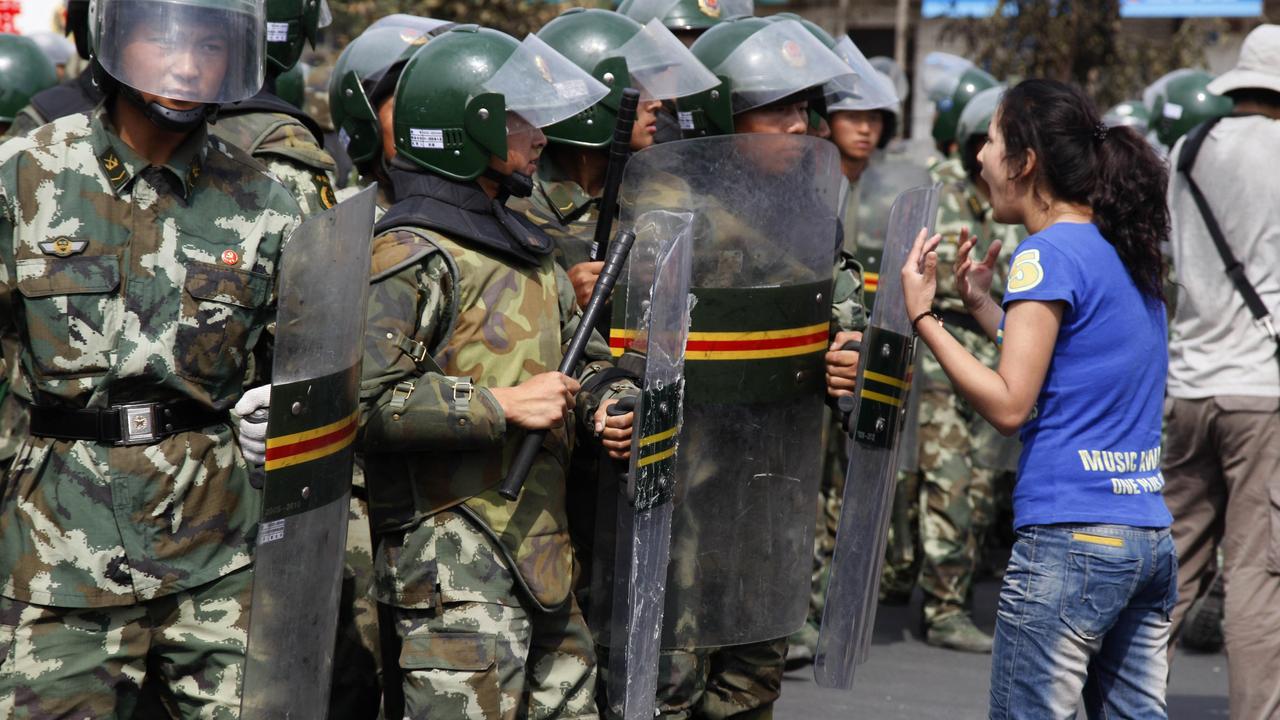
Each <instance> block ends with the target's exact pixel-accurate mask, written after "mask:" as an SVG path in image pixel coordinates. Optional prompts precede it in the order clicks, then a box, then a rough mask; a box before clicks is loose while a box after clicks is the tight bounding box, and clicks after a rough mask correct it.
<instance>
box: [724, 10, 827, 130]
mask: <svg viewBox="0 0 1280 720" xmlns="http://www.w3.org/2000/svg"><path fill="white" fill-rule="evenodd" d="M712 71H713V72H714V73H715V74H716V75H722V76H725V77H728V78H729V80H730V82H731V83H732V89H733V112H734V114H737V113H741V112H746V111H747V110H751V109H753V108H757V107H761V106H764V105H768V104H770V103H773V102H776V101H778V100H781V99H782V98H785V97H787V96H788V95H794V94H795V93H798V92H800V91H802V90H806V89H808V88H813V87H820V86H822V85H825V84H826V83H827V82H828V81H830V80H832V79H834V78H836V77H839V76H841V75H849V74H850V72H851V70H850V69H849V66H848V65H846V64H845V62H844V61H843V60H841V59H840V57H839V56H838V55H836V54H835V53H833V52H831V51H830V50H828V49H827V46H825V45H823V44H822V43H821V42H820V41H819V40H818V39H817V38H816V37H814V36H813V35H812V34H811V33H810V32H809V31H808V30H806V29H805V28H804V26H803V25H801V24H800V23H798V22H796V21H795V20H782V21H779V22H775V23H770V24H769V25H767V26H766V27H764V28H761V29H760V30H759V31H757V32H756V33H755V34H754V35H752V36H751V37H749V38H747V39H746V40H744V41H743V42H742V44H741V45H739V46H738V47H737V48H735V49H734V51H733V52H731V53H729V56H728V57H726V58H725V59H724V61H723V62H721V63H720V64H719V65H717V66H716V67H715V68H712Z"/></svg>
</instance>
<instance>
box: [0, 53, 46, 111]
mask: <svg viewBox="0 0 1280 720" xmlns="http://www.w3.org/2000/svg"><path fill="white" fill-rule="evenodd" d="M0 77H3V78H4V81H3V83H0V123H3V124H5V125H8V124H9V123H12V122H13V119H14V118H15V117H17V115H18V113H19V112H20V111H21V110H22V108H24V107H26V106H27V104H28V103H29V102H31V96H32V95H35V94H36V93H38V92H40V91H41V90H47V89H48V88H51V87H53V86H54V85H56V84H57V83H58V73H57V70H55V69H54V67H53V63H52V62H50V61H49V58H48V57H47V56H45V54H44V53H43V52H42V51H41V50H40V46H39V45H37V44H36V43H35V41H33V40H32V39H31V38H28V37H25V36H22V35H9V34H3V35H0Z"/></svg>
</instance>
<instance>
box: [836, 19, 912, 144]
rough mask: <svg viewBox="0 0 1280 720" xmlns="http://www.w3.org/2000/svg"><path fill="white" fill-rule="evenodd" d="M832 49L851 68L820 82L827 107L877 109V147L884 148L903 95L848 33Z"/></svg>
mask: <svg viewBox="0 0 1280 720" xmlns="http://www.w3.org/2000/svg"><path fill="white" fill-rule="evenodd" d="M835 53H836V55H839V56H840V59H841V60H844V61H845V64H847V65H848V66H849V67H850V68H852V69H853V75H851V76H850V75H843V76H841V77H838V78H836V79H834V80H832V81H831V82H829V83H827V84H826V85H825V86H823V92H824V93H825V94H826V104H827V111H828V112H832V113H835V112H840V111H842V110H846V111H847V110H879V111H880V115H881V118H882V119H883V121H884V124H883V127H882V129H881V131H880V140H879V141H878V142H877V143H876V147H877V148H884V147H885V146H887V145H888V144H889V140H891V139H892V138H893V136H894V134H895V133H897V131H898V108H899V106H900V105H901V103H902V96H901V95H899V94H898V90H897V88H896V87H894V84H893V80H891V79H890V78H889V77H888V76H887V75H885V74H884V73H882V72H880V71H879V70H876V69H875V67H873V66H872V65H871V61H869V60H867V57H866V56H865V55H863V54H862V51H861V50H859V49H858V46H857V45H855V44H854V43H853V40H851V39H850V38H849V36H847V35H846V36H844V37H842V38H840V40H839V42H837V43H836V47H835Z"/></svg>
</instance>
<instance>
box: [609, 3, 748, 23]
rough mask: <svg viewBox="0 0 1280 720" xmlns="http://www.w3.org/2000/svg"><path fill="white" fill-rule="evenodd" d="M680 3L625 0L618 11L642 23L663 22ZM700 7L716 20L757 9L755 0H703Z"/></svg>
mask: <svg viewBox="0 0 1280 720" xmlns="http://www.w3.org/2000/svg"><path fill="white" fill-rule="evenodd" d="M679 4H680V0H624V2H623V3H622V4H621V5H619V6H618V12H620V13H622V14H623V15H626V16H627V17H629V18H631V19H632V20H635V21H636V22H638V23H642V24H643V23H647V22H649V21H650V20H657V21H659V22H662V20H663V18H665V17H667V15H668V14H669V13H670V12H671V11H672V10H673V9H674V8H675V7H676V6H677V5H679ZM698 8H699V9H700V10H701V11H702V13H703V14H704V15H706V16H707V17H708V18H711V19H714V20H728V19H729V18H733V17H751V16H752V15H754V14H755V10H756V8H755V2H753V0H702V2H700V3H699V4H698Z"/></svg>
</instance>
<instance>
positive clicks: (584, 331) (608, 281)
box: [498, 230, 636, 500]
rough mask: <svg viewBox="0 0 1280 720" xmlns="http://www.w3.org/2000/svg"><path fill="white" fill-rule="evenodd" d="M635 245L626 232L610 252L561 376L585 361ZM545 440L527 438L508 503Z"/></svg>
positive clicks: (540, 434)
mask: <svg viewBox="0 0 1280 720" xmlns="http://www.w3.org/2000/svg"><path fill="white" fill-rule="evenodd" d="M635 241H636V234H635V233H634V232H631V231H630V230H624V231H622V232H620V233H618V237H616V238H614V240H613V244H612V246H611V247H610V248H609V259H608V260H607V261H606V262H605V264H604V269H603V270H601V271H600V277H598V278H596V285H595V287H594V288H592V289H591V300H590V301H588V302H587V307H586V308H585V309H584V310H583V311H582V320H581V321H580V323H579V324H578V330H577V332H575V333H574V334H573V339H571V340H570V341H569V349H568V350H566V351H565V353H564V359H563V360H561V361H560V372H561V373H564V374H565V375H568V374H569V373H571V372H573V369H574V368H575V367H577V365H578V363H579V362H580V361H581V360H582V354H583V352H584V351H586V349H587V341H588V340H590V339H591V333H592V332H593V331H594V330H595V327H596V323H597V322H598V321H599V320H600V317H601V315H602V314H603V313H604V308H605V305H606V304H607V303H608V302H609V296H610V295H611V294H613V286H614V285H615V284H616V283H617V282H618V275H619V274H621V272H622V266H623V265H625V264H626V262H627V255H629V254H630V253H631V246H632V245H633V244H634V243H635ZM546 436H547V431H546V430H530V431H529V434H528V435H525V437H524V441H523V442H522V443H521V444H520V449H519V451H518V452H517V453H516V456H515V459H513V460H512V461H511V469H510V470H508V471H507V477H506V479H505V480H503V481H502V485H500V486H499V487H498V492H499V493H501V494H502V497H504V498H506V499H508V500H515V499H516V498H518V497H520V488H522V487H523V486H524V479H525V477H526V476H528V474H529V468H531V467H532V466H533V459H534V457H535V456H537V454H538V449H539V448H541V447H542V441H543V440H544V439H546Z"/></svg>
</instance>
